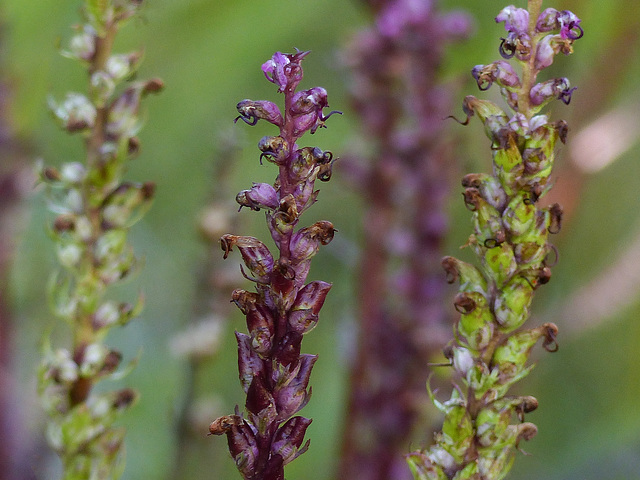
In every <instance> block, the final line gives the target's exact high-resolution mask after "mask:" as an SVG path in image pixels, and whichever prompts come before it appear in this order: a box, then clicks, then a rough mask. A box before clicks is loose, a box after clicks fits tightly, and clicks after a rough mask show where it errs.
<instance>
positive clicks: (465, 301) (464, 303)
mask: <svg viewBox="0 0 640 480" xmlns="http://www.w3.org/2000/svg"><path fill="white" fill-rule="evenodd" d="M453 305H454V306H455V307H456V310H457V311H458V312H459V313H462V314H469V313H471V312H473V311H474V310H475V309H476V302H475V301H474V300H473V298H471V297H470V296H469V294H467V293H466V292H459V293H458V294H457V295H456V296H455V298H454V299H453Z"/></svg>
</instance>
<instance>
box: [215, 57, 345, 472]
mask: <svg viewBox="0 0 640 480" xmlns="http://www.w3.org/2000/svg"><path fill="white" fill-rule="evenodd" d="M308 53H309V52H303V51H296V53H294V54H284V53H280V52H277V53H275V54H274V55H273V57H272V58H271V59H270V60H268V61H267V62H265V63H264V64H263V65H262V71H263V72H264V75H265V77H266V78H267V80H268V81H270V82H272V83H274V84H275V85H276V86H277V87H278V92H280V93H283V94H284V114H283V113H282V112H281V111H280V109H279V107H278V106H277V105H276V104H275V103H272V102H270V101H266V100H258V101H254V100H243V101H241V102H239V103H238V105H237V109H238V112H239V116H238V117H237V118H236V121H238V120H242V121H244V122H245V123H247V124H248V125H255V124H256V123H257V122H258V120H266V121H267V122H269V123H271V124H273V125H275V126H276V127H278V128H279V130H280V132H279V135H277V136H267V137H264V138H262V139H261V140H260V142H259V143H258V148H259V149H260V151H261V154H260V161H261V162H262V161H263V160H266V161H269V162H271V163H274V164H275V165H277V166H278V176H277V178H276V181H275V182H274V184H273V185H271V184H267V183H254V184H253V186H252V187H251V188H250V189H248V190H244V191H242V192H240V193H239V194H238V195H237V197H236V200H237V202H238V203H239V204H240V208H242V207H247V208H249V209H250V210H254V211H258V210H265V211H266V219H267V225H268V228H269V231H270V233H271V238H272V239H273V241H274V243H275V245H276V248H277V249H278V252H279V257H278V258H277V259H276V258H274V256H273V255H272V254H271V252H270V251H269V248H268V247H267V246H266V245H265V244H264V243H263V242H261V241H260V240H258V239H257V238H255V237H249V236H237V235H231V234H226V235H223V236H222V238H221V246H222V249H223V250H224V252H225V253H224V257H225V258H226V257H227V255H228V254H229V252H231V251H232V249H233V248H234V247H235V248H237V249H238V250H239V251H240V254H241V255H242V259H243V260H244V264H245V266H246V268H247V269H248V272H247V271H246V270H245V269H244V268H243V267H241V270H242V273H243V275H244V276H245V277H246V278H248V279H249V280H251V281H253V282H254V283H255V286H256V291H255V292H249V291H246V290H241V289H237V290H234V291H233V293H232V301H233V302H234V303H235V304H236V305H237V306H238V308H239V309H240V310H241V311H242V313H243V314H244V315H245V317H246V322H247V329H248V331H249V333H248V334H245V333H240V332H236V339H237V342H238V366H239V371H240V383H241V384H242V388H243V390H244V392H245V393H246V403H245V407H246V413H247V418H244V415H243V414H241V413H240V411H239V409H236V412H235V414H234V415H226V416H223V417H220V418H218V419H217V420H215V421H214V422H213V423H212V424H211V426H210V428H209V431H210V433H211V434H213V435H222V434H226V435H227V440H228V443H229V451H230V453H231V455H232V457H233V458H234V460H235V462H236V465H237V467H238V470H239V471H240V473H241V474H242V476H243V478H245V479H246V480H249V479H254V480H258V479H260V480H283V479H284V466H285V465H286V464H288V463H289V462H291V461H293V460H294V459H295V458H297V457H298V456H300V455H301V454H302V453H304V452H305V451H306V450H307V448H308V445H309V442H308V441H307V442H306V443H304V445H303V440H304V435H305V432H306V430H307V427H308V426H309V424H310V423H311V420H310V419H307V418H304V417H302V416H297V415H295V414H296V413H297V412H298V411H299V410H300V409H302V408H303V407H304V406H305V405H306V404H307V402H308V401H309V397H310V395H311V389H310V388H308V385H309V378H310V375H311V370H312V368H313V365H314V363H315V362H316V359H317V356H316V355H309V354H301V353H300V349H301V342H302V337H303V335H304V334H305V333H308V332H309V331H310V330H312V329H313V328H314V327H315V326H316V324H317V322H318V313H319V311H320V308H321V307H322V305H323V304H324V301H325V298H326V296H327V294H328V292H329V289H330V288H331V284H329V283H326V282H323V281H317V280H316V281H312V282H310V283H308V284H306V285H305V281H306V277H307V274H308V272H309V268H310V264H311V258H312V257H313V256H314V255H315V254H316V253H317V252H318V250H319V248H320V246H321V245H327V244H328V243H329V242H330V241H331V240H332V238H333V235H334V232H335V230H334V227H333V225H332V224H331V223H330V222H328V221H319V222H316V223H314V224H313V225H311V226H308V227H303V228H297V225H298V222H299V219H300V216H301V215H302V213H303V212H304V211H305V210H307V209H308V208H309V207H310V206H311V205H313V204H314V203H315V202H316V198H317V196H318V191H317V190H314V185H315V181H316V179H318V180H321V181H328V180H329V179H330V178H331V172H332V167H333V163H334V160H335V159H334V157H333V155H332V153H331V152H329V151H323V150H321V149H320V148H318V147H302V148H301V147H299V146H298V145H297V143H296V142H297V141H298V139H299V138H300V137H301V136H302V135H303V134H305V133H306V132H311V133H315V132H316V131H317V129H318V128H321V127H324V126H325V121H326V120H327V118H329V117H330V116H331V115H332V114H333V113H339V112H333V111H332V112H330V113H328V114H326V115H325V113H324V109H325V108H326V107H328V103H327V92H326V90H325V89H324V88H321V87H314V88H311V89H308V90H300V91H296V89H297V87H298V85H299V83H300V81H301V80H302V76H303V71H302V65H301V62H302V60H303V59H304V57H306V56H307V54H308Z"/></svg>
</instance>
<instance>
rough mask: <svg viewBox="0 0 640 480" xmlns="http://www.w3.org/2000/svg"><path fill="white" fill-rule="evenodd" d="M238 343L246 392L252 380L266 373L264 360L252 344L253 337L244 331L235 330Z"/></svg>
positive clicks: (242, 380)
mask: <svg viewBox="0 0 640 480" xmlns="http://www.w3.org/2000/svg"><path fill="white" fill-rule="evenodd" d="M235 333H236V341H237V343H238V370H239V371H240V384H241V385H242V389H243V390H244V392H245V393H247V391H248V390H249V386H250V385H251V381H252V380H253V378H254V377H256V376H258V375H263V374H264V373H265V369H264V362H263V361H262V359H261V358H260V356H259V355H258V353H257V352H256V351H255V350H254V349H253V348H252V346H251V337H250V336H249V335H245V334H244V333H240V332H235Z"/></svg>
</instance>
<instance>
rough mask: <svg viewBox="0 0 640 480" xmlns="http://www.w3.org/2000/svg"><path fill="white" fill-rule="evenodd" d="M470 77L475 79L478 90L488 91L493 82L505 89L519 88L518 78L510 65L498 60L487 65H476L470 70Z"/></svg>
mask: <svg viewBox="0 0 640 480" xmlns="http://www.w3.org/2000/svg"><path fill="white" fill-rule="evenodd" d="M471 75H473V78H475V79H476V82H477V83H478V88H480V90H488V89H489V87H491V85H492V84H493V82H497V83H498V85H500V86H501V87H505V88H515V87H519V86H520V78H519V77H518V74H517V73H516V72H515V70H514V69H513V67H512V66H511V64H510V63H507V62H505V61H503V60H498V61H497V62H493V63H491V64H489V65H476V66H475V67H473V70H471Z"/></svg>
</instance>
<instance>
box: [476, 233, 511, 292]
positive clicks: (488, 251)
mask: <svg viewBox="0 0 640 480" xmlns="http://www.w3.org/2000/svg"><path fill="white" fill-rule="evenodd" d="M475 249H476V252H477V253H478V254H479V255H480V256H481V258H482V266H483V267H484V268H485V270H486V272H487V273H488V275H489V276H490V277H491V278H493V279H494V280H495V282H496V284H497V286H498V288H501V286H502V285H503V284H504V282H505V281H506V280H507V279H508V278H510V277H511V276H512V275H513V274H514V272H515V271H516V269H517V268H518V264H517V263H516V259H515V256H514V254H513V248H512V246H511V245H509V244H508V243H507V242H505V243H501V244H500V245H496V246H495V247H494V248H487V247H485V246H484V245H483V246H479V245H478V244H476V245H475Z"/></svg>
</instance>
